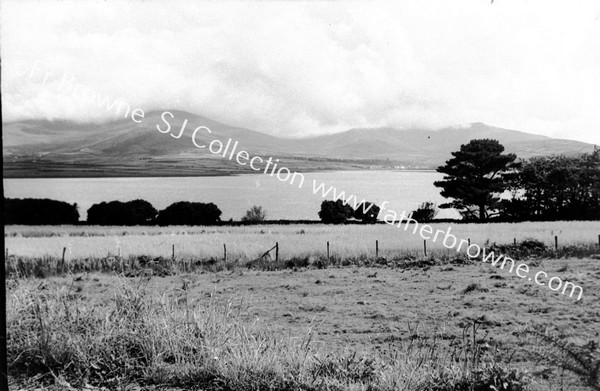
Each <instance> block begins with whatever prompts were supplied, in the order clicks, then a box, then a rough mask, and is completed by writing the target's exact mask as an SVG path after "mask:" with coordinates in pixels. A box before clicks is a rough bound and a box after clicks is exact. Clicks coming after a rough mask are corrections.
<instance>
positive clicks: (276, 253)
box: [275, 242, 279, 262]
mask: <svg viewBox="0 0 600 391" xmlns="http://www.w3.org/2000/svg"><path fill="white" fill-rule="evenodd" d="M277 261H279V242H275V262H277Z"/></svg>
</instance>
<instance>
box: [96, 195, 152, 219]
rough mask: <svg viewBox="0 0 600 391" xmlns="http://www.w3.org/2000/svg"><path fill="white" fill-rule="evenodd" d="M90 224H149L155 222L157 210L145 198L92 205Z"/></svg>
mask: <svg viewBox="0 0 600 391" xmlns="http://www.w3.org/2000/svg"><path fill="white" fill-rule="evenodd" d="M87 213H88V217H87V222H88V224H94V225H148V224H152V223H153V222H154V219H155V218H156V214H157V211H156V209H154V207H153V206H152V204H151V203H149V202H148V201H144V200H133V201H128V202H121V201H111V202H101V203H99V204H94V205H92V207H91V208H89V209H88V212H87Z"/></svg>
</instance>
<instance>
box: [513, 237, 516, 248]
mask: <svg viewBox="0 0 600 391" xmlns="http://www.w3.org/2000/svg"><path fill="white" fill-rule="evenodd" d="M513 244H514V245H515V246H516V245H517V238H513Z"/></svg>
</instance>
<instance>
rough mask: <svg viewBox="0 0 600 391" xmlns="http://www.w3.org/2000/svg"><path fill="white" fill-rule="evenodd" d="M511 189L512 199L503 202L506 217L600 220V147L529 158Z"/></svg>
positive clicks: (519, 218)
mask: <svg viewBox="0 0 600 391" xmlns="http://www.w3.org/2000/svg"><path fill="white" fill-rule="evenodd" d="M511 189H512V192H513V197H512V199H510V200H503V202H502V214H503V217H506V218H507V219H512V220H540V219H543V220H575V219H577V220H589V219H600V149H598V148H595V149H594V152H592V153H589V154H581V155H578V156H564V155H551V156H537V157H533V158H531V159H529V160H526V161H525V162H523V164H522V167H521V168H520V170H519V171H518V172H517V173H516V174H515V175H513V176H512V177H511Z"/></svg>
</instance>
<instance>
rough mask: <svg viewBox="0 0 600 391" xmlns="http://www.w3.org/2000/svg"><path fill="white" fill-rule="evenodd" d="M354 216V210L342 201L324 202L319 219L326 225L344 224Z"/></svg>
mask: <svg viewBox="0 0 600 391" xmlns="http://www.w3.org/2000/svg"><path fill="white" fill-rule="evenodd" d="M353 215H354V209H352V207H351V206H350V205H347V204H344V203H343V202H342V200H337V201H323V202H322V203H321V210H320V211H319V218H320V219H321V221H322V222H324V223H325V224H343V223H345V222H346V221H347V220H348V219H349V218H351V217H352V216H353Z"/></svg>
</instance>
